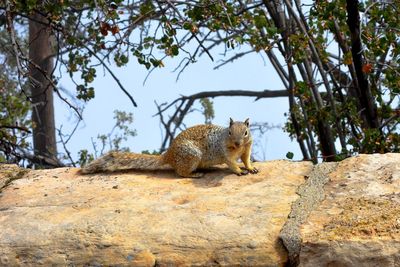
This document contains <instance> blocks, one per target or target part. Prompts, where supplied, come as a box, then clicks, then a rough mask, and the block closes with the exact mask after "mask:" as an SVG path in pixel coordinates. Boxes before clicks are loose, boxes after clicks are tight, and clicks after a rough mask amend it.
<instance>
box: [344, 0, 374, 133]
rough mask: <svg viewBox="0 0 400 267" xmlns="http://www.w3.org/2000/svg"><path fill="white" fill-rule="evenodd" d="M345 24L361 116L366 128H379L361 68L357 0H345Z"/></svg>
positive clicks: (367, 84) (362, 62) (361, 56)
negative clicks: (349, 37) (347, 28)
mask: <svg viewBox="0 0 400 267" xmlns="http://www.w3.org/2000/svg"><path fill="white" fill-rule="evenodd" d="M346 3H347V5H346V8H347V25H348V26H349V30H350V33H351V53H352V56H353V63H354V68H355V71H356V76H357V81H358V88H357V93H358V98H359V101H360V104H361V110H360V112H361V115H362V116H361V117H362V118H363V120H364V124H365V126H366V127H368V128H375V129H377V128H379V126H380V123H379V120H378V115H377V111H376V105H375V100H374V97H373V95H372V92H371V88H370V86H369V82H368V79H367V77H366V75H365V74H364V72H363V70H362V68H363V64H364V60H363V50H362V44H361V37H360V12H359V10H358V5H359V2H358V1H357V0H347V1H346Z"/></svg>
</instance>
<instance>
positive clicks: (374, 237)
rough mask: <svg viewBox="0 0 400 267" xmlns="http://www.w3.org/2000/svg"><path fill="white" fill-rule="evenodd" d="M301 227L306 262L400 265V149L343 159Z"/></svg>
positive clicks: (317, 263) (303, 258)
mask: <svg viewBox="0 0 400 267" xmlns="http://www.w3.org/2000/svg"><path fill="white" fill-rule="evenodd" d="M324 191H325V192H324V194H325V199H324V200H323V201H322V202H321V203H320V204H319V205H318V207H317V208H315V209H313V211H312V212H311V213H310V216H309V217H308V219H307V220H306V221H305V222H304V223H303V224H302V225H301V227H300V236H301V239H302V244H301V251H300V257H299V262H300V266H400V154H385V155H361V156H357V157H354V158H349V159H347V160H345V161H342V162H340V163H339V165H338V166H337V168H336V170H335V171H333V172H332V173H331V174H330V181H329V182H328V183H327V184H326V185H325V187H324Z"/></svg>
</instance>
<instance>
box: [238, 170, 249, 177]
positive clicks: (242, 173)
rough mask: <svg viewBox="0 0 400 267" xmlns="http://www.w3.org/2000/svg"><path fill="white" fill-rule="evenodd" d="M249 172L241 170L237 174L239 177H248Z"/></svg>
mask: <svg viewBox="0 0 400 267" xmlns="http://www.w3.org/2000/svg"><path fill="white" fill-rule="evenodd" d="M247 174H249V171H248V170H247V169H240V171H238V172H236V175H237V176H242V175H247Z"/></svg>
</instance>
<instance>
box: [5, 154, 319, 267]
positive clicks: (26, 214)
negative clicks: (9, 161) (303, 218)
mask: <svg viewBox="0 0 400 267" xmlns="http://www.w3.org/2000/svg"><path fill="white" fill-rule="evenodd" d="M256 166H257V167H258V168H259V169H260V170H261V171H260V173H258V174H256V175H247V176H241V177H238V176H236V175H232V174H230V172H229V171H228V170H226V169H217V170H213V171H210V172H209V173H207V174H206V176H205V177H204V178H201V179H186V178H176V177H175V175H174V174H173V173H172V172H168V171H165V172H157V173H154V172H152V173H145V172H141V173H140V172H124V173H113V174H97V175H85V176H83V175H80V174H79V173H78V169H73V168H60V169H55V170H37V171H27V172H21V171H19V169H18V168H15V167H14V168H15V169H14V171H11V173H20V174H19V176H17V177H14V176H12V175H11V174H10V171H9V170H10V168H11V167H10V166H7V165H0V182H1V181H4V184H3V185H2V187H0V188H2V189H1V193H0V225H1V228H0V266H18V265H19V266H27V265H31V266H38V265H43V266H50V265H54V266H83V265H86V266H218V265H222V266H232V265H236V266H237V265H242V266H282V265H284V264H285V263H286V262H287V252H286V250H285V249H284V247H283V246H282V245H281V242H280V241H279V239H278V235H279V232H280V230H281V228H282V226H283V225H284V223H285V221H286V219H287V216H288V214H289V212H290V210H291V204H292V203H293V202H294V201H295V200H296V199H298V195H297V194H296V189H297V187H298V186H299V185H301V184H302V183H303V182H304V179H305V176H306V175H308V174H309V173H310V171H311V170H312V168H313V166H312V164H311V163H307V162H289V161H283V160H282V161H271V162H267V163H258V164H256ZM5 170H8V171H5Z"/></svg>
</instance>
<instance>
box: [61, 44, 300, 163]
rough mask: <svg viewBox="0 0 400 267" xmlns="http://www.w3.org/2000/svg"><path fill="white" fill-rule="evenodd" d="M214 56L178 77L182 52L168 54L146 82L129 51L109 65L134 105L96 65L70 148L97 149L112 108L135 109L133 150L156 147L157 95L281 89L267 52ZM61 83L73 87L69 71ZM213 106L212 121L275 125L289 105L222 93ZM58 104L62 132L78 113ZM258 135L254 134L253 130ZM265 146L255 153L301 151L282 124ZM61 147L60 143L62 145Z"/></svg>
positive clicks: (195, 120)
mask: <svg viewBox="0 0 400 267" xmlns="http://www.w3.org/2000/svg"><path fill="white" fill-rule="evenodd" d="M212 52H213V56H214V58H215V59H216V60H215V61H214V62H212V61H211V60H210V59H209V58H208V57H206V56H203V57H201V58H199V59H198V62H196V63H194V64H192V65H190V66H189V67H188V68H187V69H186V70H185V71H184V72H183V74H182V75H181V76H180V79H179V80H178V81H176V78H177V73H176V72H175V73H174V72H173V70H174V69H175V68H176V66H177V65H178V63H179V62H180V59H179V57H178V58H173V59H168V60H166V61H165V62H164V63H165V67H164V68H159V69H156V70H154V71H153V72H152V74H151V75H150V77H149V78H148V79H147V82H146V83H145V84H144V85H143V81H144V79H145V77H146V75H147V74H148V71H147V70H146V69H145V68H144V67H143V66H142V65H139V64H138V63H137V61H136V59H135V58H133V57H131V58H130V62H129V64H128V65H127V66H125V67H122V68H118V67H116V66H115V65H112V66H111V68H112V70H113V71H114V73H115V74H116V75H117V77H118V78H119V79H120V81H121V82H122V84H123V85H124V86H125V88H126V89H128V91H129V92H130V93H131V94H132V96H133V97H134V99H135V101H136V102H137V103H138V107H137V108H134V107H133V105H132V104H131V102H130V101H129V99H128V98H127V97H126V96H125V94H124V93H123V92H122V91H121V90H120V89H119V88H118V85H117V84H116V83H115V81H114V80H113V79H112V77H111V76H110V75H107V74H106V75H105V76H104V75H103V73H104V72H103V70H102V69H98V70H97V75H98V77H97V78H96V80H95V82H94V84H93V85H94V87H95V90H96V97H95V99H93V100H91V101H90V102H88V103H87V104H86V105H85V110H84V112H83V118H84V121H83V122H82V123H81V124H80V126H79V128H78V130H77V131H76V133H75V135H74V136H73V137H72V138H71V140H70V141H69V143H68V149H69V150H70V151H71V152H72V155H73V157H75V158H77V153H78V151H79V150H80V149H83V148H86V149H88V150H89V151H91V152H93V148H92V142H91V138H95V137H96V136H97V135H98V134H103V133H108V132H109V131H110V130H111V128H112V126H113V125H114V122H115V121H114V120H113V115H114V113H113V111H114V110H116V109H118V110H121V111H126V112H132V113H133V116H134V122H133V125H132V126H133V128H135V129H136V131H137V136H135V137H134V138H131V139H130V140H129V141H128V142H126V143H124V145H125V146H127V147H129V148H130V149H131V151H133V152H141V151H142V150H153V149H155V150H157V149H158V148H159V147H160V144H161V138H162V134H161V131H160V123H159V118H158V117H153V115H154V114H155V113H156V111H157V109H156V106H155V104H154V100H156V101H157V102H158V103H162V102H171V101H172V100H174V99H175V98H178V97H179V96H180V95H181V94H182V95H189V94H193V93H197V92H200V91H211V90H233V89H241V90H264V89H270V90H281V89H283V85H282V84H281V82H280V80H279V78H278V76H277V74H276V73H275V71H274V69H273V67H272V66H271V65H270V63H269V61H268V60H267V59H266V58H264V59H263V58H262V57H261V55H260V54H256V53H252V54H248V55H246V56H244V57H242V58H240V59H238V60H236V61H234V62H233V63H230V64H227V65H225V66H223V67H221V68H220V69H218V70H214V69H213V67H214V66H216V65H217V64H218V59H221V58H222V56H221V55H219V54H218V53H217V52H216V51H212ZM61 85H62V86H63V87H64V88H66V89H67V90H69V91H72V92H73V91H74V90H75V85H74V84H73V83H72V82H71V81H70V79H69V76H68V75H66V74H63V78H62V79H61ZM212 101H213V102H214V108H215V119H214V120H213V124H217V125H227V124H228V122H229V117H232V118H233V119H235V120H244V119H246V118H250V121H251V122H268V123H270V124H273V125H277V124H280V125H283V124H284V123H285V121H286V118H285V117H284V113H285V112H287V111H288V100H287V98H273V99H262V100H259V101H256V102H255V101H254V99H253V98H248V97H247V98H246V97H219V98H215V99H213V100H212ZM55 105H56V124H57V126H58V127H60V126H61V125H62V129H63V131H64V132H68V131H71V130H72V128H73V127H74V125H75V122H76V118H75V117H74V116H72V113H73V111H72V110H71V109H70V108H69V107H67V106H66V105H65V104H64V103H62V102H61V101H60V100H59V99H57V100H56V102H55ZM185 123H186V125H187V126H192V125H196V124H201V123H204V118H203V117H202V115H201V114H200V113H198V114H193V115H190V116H189V117H188V118H187V119H186V120H185ZM254 137H256V136H254ZM259 142H260V143H261V144H262V147H261V146H259V147H257V149H256V150H257V151H256V152H257V153H256V158H258V159H262V158H265V159H266V160H271V159H282V158H285V155H286V153H287V152H288V151H291V152H293V153H294V155H295V157H294V159H301V158H302V157H301V153H300V151H299V149H298V145H297V143H296V142H295V141H293V142H292V141H291V140H290V138H289V137H288V135H287V133H285V132H283V130H282V129H273V130H271V131H269V132H267V134H266V135H264V136H263V138H262V139H259ZM59 150H60V151H61V147H60V149H59Z"/></svg>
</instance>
